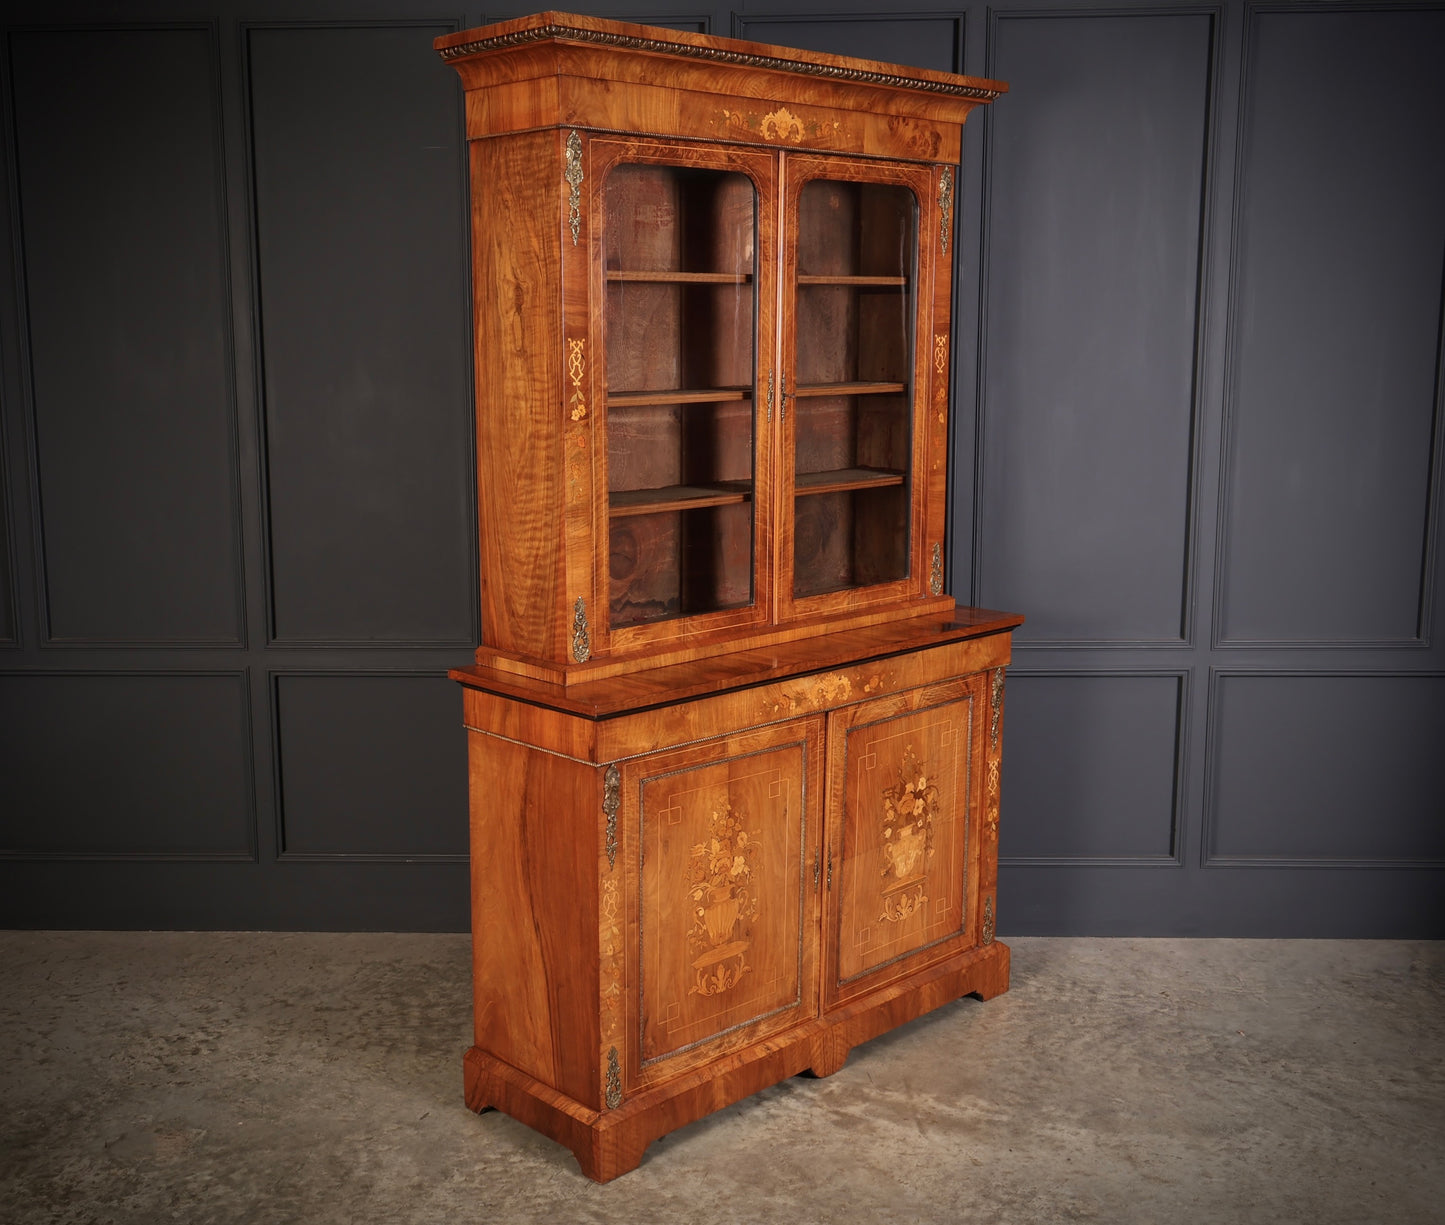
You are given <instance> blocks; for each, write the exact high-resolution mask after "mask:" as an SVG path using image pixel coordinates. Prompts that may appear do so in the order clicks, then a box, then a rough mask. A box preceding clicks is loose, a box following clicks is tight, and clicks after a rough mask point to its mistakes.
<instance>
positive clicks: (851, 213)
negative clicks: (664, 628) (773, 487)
mask: <svg viewBox="0 0 1445 1225" xmlns="http://www.w3.org/2000/svg"><path fill="white" fill-rule="evenodd" d="M784 177H785V185H784V200H785V213H784V215H785V219H786V222H785V227H784V228H785V238H784V252H783V263H784V270H783V333H784V342H783V353H784V360H783V365H784V368H785V370H786V371H787V374H786V382H785V386H784V389H783V405H784V416H783V439H782V442H783V454H784V460H783V463H782V465H781V468H782V471H781V472H780V474H779V476H780V497H779V502H780V533H779V553H780V556H779V559H778V561H779V606H780V612H781V615H782V616H783V617H784V618H787V617H794V616H808V615H817V614H823V613H829V612H842V611H846V610H851V609H854V608H858V607H861V606H867V605H871V604H881V603H887V602H897V601H899V600H903V599H907V598H909V597H913V596H918V595H920V594H921V593H922V591H923V571H924V570H925V569H926V568H927V567H926V566H925V565H924V564H923V562H922V548H923V545H922V539H923V536H924V524H923V512H924V505H925V501H926V498H925V486H926V484H927V482H926V481H925V480H924V479H923V474H924V473H925V472H926V465H925V452H926V443H927V440H928V436H929V432H928V430H927V428H926V426H925V421H924V416H923V413H924V409H925V406H926V402H927V397H928V391H929V387H930V386H931V383H930V374H929V371H930V362H931V352H932V347H933V345H934V339H933V324H932V320H931V312H932V308H933V305H934V293H933V284H934V274H935V254H934V252H935V246H934V244H933V243H931V242H923V241H921V240H920V236H921V235H923V234H925V233H927V234H930V235H931V234H932V233H933V231H934V229H935V228H936V226H937V222H936V219H935V215H934V200H933V193H932V185H933V182H934V173H933V170H932V168H930V167H927V166H918V165H905V164H898V163H889V162H870V161H860V160H854V159H850V158H825V157H815V156H808V155H803V154H797V155H788V156H787V157H786V159H785V161H784ZM945 329H946V324H945ZM945 343H946V336H945Z"/></svg>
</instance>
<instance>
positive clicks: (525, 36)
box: [441, 25, 1003, 102]
mask: <svg viewBox="0 0 1445 1225" xmlns="http://www.w3.org/2000/svg"><path fill="white" fill-rule="evenodd" d="M548 39H563V40H565V41H567V42H574V43H597V44H600V45H601V46H604V47H618V48H621V49H622V50H626V51H647V52H651V53H653V54H657V55H677V56H681V57H683V58H684V59H698V60H714V61H716V62H718V63H722V64H738V65H740V66H742V67H744V68H770V69H774V70H777V71H780V72H796V73H801V74H802V75H804V76H810V77H827V78H829V79H831V80H835V81H847V82H848V83H849V84H852V85H889V86H893V87H894V88H897V89H917V90H922V91H924V92H925V93H931V94H948V95H949V96H951V97H955V98H977V99H978V100H979V101H981V102H992V101H993V100H994V99H995V98H997V97H998V96H999V95H1000V94H1001V93H1002V92H1003V91H1002V90H998V89H985V88H984V87H982V86H979V85H958V84H955V83H953V82H952V81H930V80H921V79H919V78H918V77H909V76H904V75H903V74H902V73H895V72H871V71H869V70H868V69H866V68H847V67H844V66H843V65H841V64H813V63H809V62H807V61H805V60H789V59H783V58H782V57H781V56H776V55H754V54H751V53H749V52H746V51H728V50H726V49H724V48H722V47H696V46H692V45H691V44H689V43H675V42H667V41H664V40H663V39H660V38H637V37H635V36H633V35H630V34H612V33H609V32H608V31H605V30H584V29H579V28H577V27H575V26H562V25H545V26H538V27H536V28H535V29H532V30H516V31H513V32H512V33H511V34H498V35H496V36H495V37H492V38H479V39H476V40H475V41H473V42H469V43H459V44H458V45H457V46H455V47H446V48H444V49H443V50H442V52H441V57H442V59H444V60H447V61H451V60H457V59H461V58H462V57H463V56H467V55H477V54H479V53H480V52H483V51H500V50H502V49H503V48H505V47H520V46H524V45H526V44H527V43H538V42H546V41H547V40H548Z"/></svg>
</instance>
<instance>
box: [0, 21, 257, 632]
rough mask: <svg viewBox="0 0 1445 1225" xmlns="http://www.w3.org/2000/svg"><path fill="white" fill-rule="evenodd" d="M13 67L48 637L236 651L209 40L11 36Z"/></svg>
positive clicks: (131, 33) (216, 108)
mask: <svg viewBox="0 0 1445 1225" xmlns="http://www.w3.org/2000/svg"><path fill="white" fill-rule="evenodd" d="M9 53H10V70H11V79H12V90H13V114H14V126H15V144H14V150H13V158H14V161H13V163H12V175H13V176H14V181H15V185H16V191H17V197H18V201H19V215H18V217H17V218H16V223H17V225H18V231H19V241H20V250H21V253H22V256H23V261H24V284H23V290H22V295H23V300H24V316H23V317H24V320H25V321H26V323H27V324H28V339H29V350H28V356H29V367H28V368H29V375H30V378H29V388H28V391H29V396H30V401H31V409H32V412H33V418H32V437H33V439H34V447H35V461H34V462H35V471H36V475H37V479H38V486H39V488H38V491H37V493H38V499H39V505H38V507H37V508H36V511H35V517H36V520H37V523H38V526H39V534H40V537H41V540H42V542H43V547H42V552H41V556H42V561H43V567H44V569H43V580H44V589H43V595H44V601H45V606H46V609H47V610H48V631H49V637H50V639H51V640H52V641H56V642H68V643H99V642H137V643H146V642H176V643H199V642H211V643H216V642H235V641H237V640H238V639H239V638H240V637H241V633H242V626H241V613H240V607H241V598H240V577H239V573H238V569H239V526H238V519H237V504H236V496H237V495H236V489H237V485H236V477H235V471H234V446H235V439H234V402H233V392H232V377H231V369H230V363H231V331H230V315H229V302H228V298H229V292H230V291H229V287H228V284H227V277H228V264H227V254H226V240H225V222H224V208H223V187H222V179H221V149H220V141H221V130H220V103H219V97H218V85H219V81H218V75H219V69H218V65H217V63H216V44H215V36H214V33H213V31H212V30H211V29H210V28H209V27H189V28H168V27H151V28H132V29H114V30H64V31H59V30H57V31H24V32H17V33H14V34H12V35H11V37H10V39H9ZM62 65H63V68H61V67H60V66H62Z"/></svg>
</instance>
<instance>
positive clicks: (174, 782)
mask: <svg viewBox="0 0 1445 1225" xmlns="http://www.w3.org/2000/svg"><path fill="white" fill-rule="evenodd" d="M25 7H26V6H25V5H23V4H21V5H12V6H11V8H10V10H9V12H10V13H11V14H12V16H11V17H10V18H9V21H10V24H9V25H8V27H6V28H5V30H4V55H3V65H0V67H3V72H4V80H3V105H4V116H3V120H4V130H5V138H6V153H5V158H4V163H3V168H0V169H3V174H4V176H5V191H4V194H3V198H0V208H3V210H4V216H3V219H0V226H3V229H4V233H5V235H6V236H7V237H8V240H9V241H8V242H7V243H4V244H3V246H0V279H3V281H4V283H5V285H6V286H7V289H8V292H6V293H3V294H0V398H3V410H4V419H3V429H0V923H4V924H8V925H51V926H81V925H85V926H90V925H93V926H122V927H124V926H142V927H151V926H155V927H176V926H179V927H208V926H244V927H273V926H276V927H312V928H332V927H339V928H346V927H359V928H457V929H460V928H463V927H465V926H466V923H467V914H466V883H465V854H466V812H465V802H466V801H465V786H464V781H465V780H464V769H465V766H464V744H463V739H462V733H461V731H460V728H459V724H458V712H459V700H458V697H457V694H456V692H455V687H454V686H453V685H452V684H451V683H450V682H448V681H446V680H445V679H444V672H445V670H446V668H447V667H448V666H451V665H453V664H457V663H464V662H467V661H468V660H469V658H470V651H471V647H472V646H473V645H474V644H475V642H476V641H477V638H478V634H479V632H480V627H479V623H478V611H477V600H476V595H475V592H476V561H475V545H474V542H473V539H472V537H473V527H472V524H473V517H474V507H475V492H474V490H473V488H472V476H471V452H470V441H469V435H470V411H471V406H470V392H469V387H470V380H471V370H470V360H471V359H470V349H469V344H468V326H469V324H468V314H467V311H468V306H467V302H468V298H467V284H466V269H467V235H466V185H465V172H464V161H463V149H462V136H461V131H462V129H461V111H460V93H459V90H458V88H457V85H456V82H455V80H454V74H453V73H452V72H451V70H450V69H448V68H446V67H444V66H443V65H442V64H441V63H440V61H439V60H437V58H436V57H435V55H434V53H433V52H432V51H431V46H430V44H431V40H432V38H433V37H434V36H435V35H436V34H438V33H441V32H443V31H445V30H450V29H457V28H463V27H466V26H472V25H479V24H482V23H483V21H484V20H487V19H497V18H500V17H504V16H511V15H517V14H519V13H522V12H526V11H529V9H528V8H527V7H526V6H517V7H513V8H510V9H507V10H490V11H488V12H487V13H486V14H483V13H482V12H480V11H476V10H467V11H464V12H458V13H451V14H444V15H439V14H438V12H437V11H436V10H435V9H431V8H423V7H422V6H421V5H419V4H416V3H414V2H412V0H391V2H389V3H379V2H377V0H357V2H355V3H348V4H342V3H339V2H337V0H304V2H303V3H300V4H296V5H292V6H289V9H288V16H287V19H286V20H275V19H273V17H272V16H269V15H268V14H273V13H274V11H275V10H274V6H273V8H272V9H271V10H267V9H252V8H245V7H241V6H239V5H238V4H236V3H235V2H234V0H216V2H215V4H214V6H213V7H211V8H208V9H207V8H200V9H198V8H197V6H195V5H190V4H184V5H183V4H180V3H170V4H167V3H166V2H165V0H148V2H146V3H126V4H120V3H112V4H87V3H83V2H82V3H77V4H73V5H70V6H67V8H66V9H65V10H64V16H63V24H59V23H57V17H56V13H55V10H54V8H53V6H50V5H46V4H41V3H39V2H36V3H34V4H33V5H32V6H31V11H30V12H29V13H27V12H26V11H25ZM579 7H581V8H582V10H583V11H594V12H605V13H607V14H608V15H616V16H627V17H631V18H638V19H644V18H648V17H649V16H650V17H651V18H652V19H653V20H656V21H658V22H659V23H662V24H668V25H674V26H680V27H683V28H688V29H697V30H710V31H712V32H715V33H732V34H736V35H739V36H742V37H747V38H752V39H757V40H760V41H765V42H769V41H770V42H778V43H783V44H791V45H794V46H804V47H813V48H817V49H821V50H828V51H837V52H842V53H845V54H855V55H856V54H862V55H869V56H873V57H876V58H882V59H888V60H895V61H898V62H903V63H910V64H917V65H924V66H929V67H935V68H942V69H954V70H961V71H966V72H972V73H977V74H981V75H988V76H998V77H1002V78H1004V79H1007V80H1008V81H1010V83H1011V85H1012V92H1011V93H1010V94H1009V95H1007V96H1006V97H1005V98H1003V99H1002V100H1001V101H1000V102H999V103H998V104H997V105H996V106H995V107H993V108H991V109H990V110H989V111H987V112H981V113H979V114H978V115H976V117H975V119H974V120H973V121H971V122H970V124H969V126H968V128H967V130H966V140H965V150H964V160H963V168H962V175H961V179H960V184H961V190H960V207H959V210H958V212H959V217H958V225H959V241H958V242H957V244H956V250H957V259H958V265H957V273H958V286H959V289H958V297H957V317H958V320H959V342H958V345H957V351H956V357H955V367H954V381H955V397H954V398H955V422H956V426H955V448H954V487H953V508H954V514H953V524H954V531H953V535H952V539H951V543H950V553H951V567H950V576H951V584H952V590H953V592H954V594H955V595H956V596H958V597H959V598H960V599H961V600H964V601H967V602H972V603H978V604H984V605H988V606H992V607H999V608H1011V609H1018V610H1019V611H1022V612H1024V613H1026V614H1027V615H1028V617H1029V621H1028V623H1027V624H1026V626H1025V627H1024V629H1023V631H1022V632H1021V634H1020V635H1019V638H1018V645H1017V649H1016V653H1015V666H1014V669H1013V671H1012V672H1011V674H1010V681H1009V686H1008V706H1007V724H1008V734H1007V736H1006V745H1007V749H1006V757H1007V770H1006V778H1007V782H1006V787H1005V803H1004V820H1003V842H1002V854H1003V857H1004V865H1003V868H1002V880H1001V885H1000V916H999V928H1000V931H1001V932H1003V933H1009V932H1015V933H1025V932H1101V933H1140V934H1194V933H1199V934H1205V933H1218V934H1234V935H1249V934H1253V935H1274V934H1289V935H1306V934H1311V935H1407V934H1409V935H1435V936H1440V935H1445V611H1442V603H1445V601H1441V600H1439V599H1437V598H1436V596H1437V590H1438V587H1439V584H1440V577H1439V576H1440V570H1439V568H1438V567H1437V564H1436V552H1437V549H1438V539H1439V536H1440V534H1441V530H1442V527H1445V523H1442V510H1441V501H1442V499H1441V488H1440V485H1441V476H1440V473H1441V468H1442V465H1445V455H1442V450H1445V429H1442V420H1441V412H1442V410H1441V404H1442V398H1445V397H1442V392H1441V347H1442V293H1445V74H1442V73H1441V72H1440V71H1439V64H1440V62H1441V60H1442V57H1445V5H1442V4H1434V5H1420V6H1411V5H1400V4H1393V5H1388V6H1387V5H1375V6H1366V5H1348V4H1338V3H1336V4H1328V5H1321V4H1290V5H1258V6H1251V5H1245V4H1243V3H1241V2H1239V0H1230V2H1229V3H1225V4H1221V5H1205V4H1169V3H1161V4H1149V5H1132V4H1122V5H1112V6H1110V7H1108V8H1103V7H1094V8H1091V7H1085V6H1081V5H1078V4H1054V5H1050V6H1047V7H1041V6H1039V5H1037V4H1034V3H1024V2H1023V0H1018V2H1010V0H1004V2H1002V3H994V4H992V5H991V6H989V7H987V8H986V7H984V6H982V5H978V6H973V7H957V6H952V5H944V4H939V3H929V2H927V0H917V2H915V3H913V4H911V5H910V6H909V8H908V9H907V11H905V12H902V13H890V14H884V15H880V14H868V13H865V12H862V11H857V10H861V8H862V6H861V5H860V4H857V3H853V4H846V3H842V2H841V0H823V2H814V3H809V2H807V0H794V2H791V3H783V2H775V3H766V4H763V3H760V4H753V5H748V6H745V7H744V8H743V9H742V10H740V11H731V10H725V9H724V10H710V9H689V8H687V7H686V6H681V7H679V6H678V5H676V4H675V3H662V2H659V3H656V4H654V5H652V6H651V7H650V8H645V7H633V8H630V9H628V10H627V11H626V12H625V13H623V12H619V11H618V10H615V9H610V8H608V9H603V8H599V7H597V6H595V5H580V6H579Z"/></svg>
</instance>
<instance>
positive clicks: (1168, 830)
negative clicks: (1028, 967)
mask: <svg viewBox="0 0 1445 1225" xmlns="http://www.w3.org/2000/svg"><path fill="white" fill-rule="evenodd" d="M1183 686H1184V678H1183V677H1182V676H1179V675H1157V674H1142V673H1130V674H1125V675H1121V674H1118V673H1114V674H1098V673H1093V674H1090V673H1071V674H1067V675H1059V674H1055V675H1044V674H1039V673H1035V672H1029V671H1020V670H1018V669H1017V668H1016V669H1014V670H1011V671H1010V673H1009V677H1008V735H1007V737H1006V741H1007V749H1006V761H1005V770H1004V776H1005V778H1006V780H1007V781H1006V784H1005V791H1004V806H1003V807H1004V817H1005V819H1004V820H1003V821H1002V822H1001V824H1000V827H999V855H1000V857H1001V859H1003V860H1006V861H1008V862H1009V863H1012V864H1017V863H1021V862H1035V863H1038V862H1041V861H1042V862H1053V863H1100V862H1107V863H1118V864H1130V863H1155V864H1168V865H1174V864H1175V863H1176V862H1177V861H1176V848H1177V838H1176V836H1175V826H1176V823H1177V818H1176V809H1177V800H1178V797H1179V794H1180V778H1179V762H1180V754H1181V746H1182V744H1183V736H1182V729H1181V727H1180V720H1181V719H1182V717H1183V714H1184V710H1185V704H1184V701H1183Z"/></svg>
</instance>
